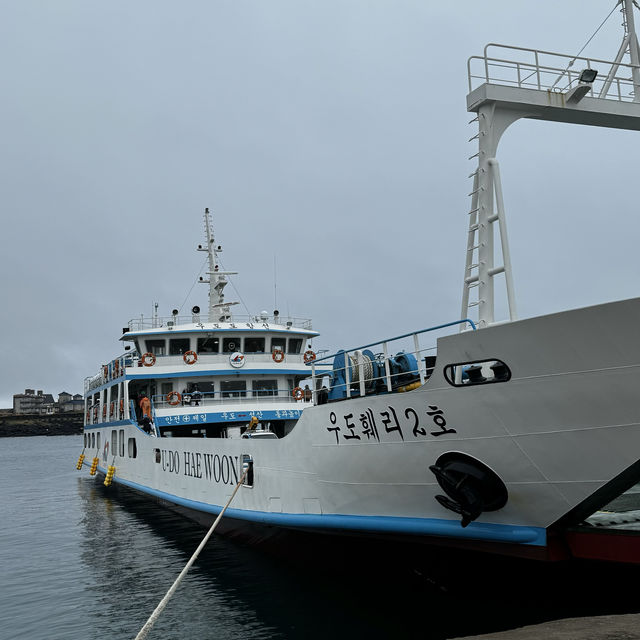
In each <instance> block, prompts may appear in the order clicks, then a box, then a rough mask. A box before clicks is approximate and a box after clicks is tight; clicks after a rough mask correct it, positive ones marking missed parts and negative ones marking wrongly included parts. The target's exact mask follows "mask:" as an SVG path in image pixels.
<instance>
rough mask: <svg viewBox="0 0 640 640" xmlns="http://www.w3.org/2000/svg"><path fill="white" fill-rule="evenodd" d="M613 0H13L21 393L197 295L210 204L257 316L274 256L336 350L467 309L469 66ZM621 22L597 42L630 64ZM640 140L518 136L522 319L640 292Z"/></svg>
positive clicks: (0, 155)
mask: <svg viewBox="0 0 640 640" xmlns="http://www.w3.org/2000/svg"><path fill="white" fill-rule="evenodd" d="M613 4H614V0H564V2H561V3H560V2H557V1H553V2H552V1H551V0H539V1H538V2H535V3H533V2H512V1H511V2H507V1H506V0H487V2H484V3H479V2H475V1H474V2H471V1H466V0H461V1H459V2H438V3H435V2H428V1H426V0H386V1H381V0H342V1H340V2H337V1H332V0H322V1H319V0H317V1H316V0H314V1H305V0H289V1H284V0H271V1H269V0H244V1H241V0H228V1H217V0H207V1H195V0H187V1H185V2H181V3H177V2H166V1H163V0H154V1H153V2H152V1H147V0H138V1H135V2H130V1H129V2H121V1H119V0H110V1H109V2H96V1H91V0H57V1H56V2H52V1H51V0H40V1H35V0H20V1H19V2H18V1H14V2H11V1H5V2H4V3H2V8H1V9H0V69H1V77H2V89H3V91H2V101H0V117H1V122H2V146H1V149H2V150H1V152H0V176H1V180H2V190H1V193H2V221H3V232H2V234H1V236H0V237H1V238H2V239H1V244H0V265H1V267H2V273H3V276H4V277H3V278H2V284H1V292H2V312H1V315H0V318H1V321H2V328H3V330H2V333H1V334H0V335H1V337H0V348H1V357H2V369H1V371H0V407H4V406H10V405H11V396H12V394H13V393H17V392H21V391H23V390H24V388H26V387H34V388H38V389H44V390H45V391H46V392H51V393H54V394H57V393H59V392H60V391H63V390H65V391H69V392H71V393H78V392H80V393H81V392H82V384H83V379H84V377H85V376H87V375H93V374H94V373H97V371H98V366H99V365H100V364H102V363H103V362H106V361H108V360H109V359H111V358H113V357H114V356H116V355H118V354H119V353H121V346H120V343H118V341H117V340H118V338H119V336H120V334H121V328H122V327H123V326H125V325H126V323H127V321H128V320H129V319H130V318H133V317H135V316H138V315H139V314H140V313H145V314H148V313H150V311H151V309H152V304H153V302H154V301H157V302H158V303H159V305H160V307H159V310H160V313H162V314H168V313H169V312H170V310H171V309H172V308H174V307H179V306H180V305H181V304H182V303H183V301H184V299H185V296H186V295H187V292H188V291H189V289H190V288H191V285H192V284H193V282H194V280H195V278H196V276H197V274H198V271H199V269H200V267H201V264H202V259H203V254H201V253H196V252H195V251H194V250H193V249H194V248H195V245H196V244H197V243H198V242H201V240H202V237H201V236H202V211H203V209H204V207H207V206H208V207H210V208H211V209H212V211H213V212H214V214H215V217H214V222H215V230H216V236H217V240H218V241H219V242H220V243H221V244H222V245H223V246H224V248H225V253H224V254H223V262H224V265H225V267H226V268H228V269H234V270H237V271H239V272H240V274H239V276H237V277H236V279H235V284H236V286H237V288H238V290H239V292H240V295H241V296H242V298H243V300H244V301H245V302H246V304H247V306H248V307H249V309H250V311H251V312H252V313H257V312H258V311H260V310H261V309H267V310H269V311H271V310H272V309H273V305H274V284H273V261H274V255H275V256H277V258H276V260H277V274H278V276H277V292H278V296H277V298H278V299H277V304H278V307H279V308H280V310H281V311H282V312H283V313H287V312H290V313H291V314H292V315H298V316H303V317H311V318H313V320H314V327H315V328H316V329H318V330H319V331H320V332H321V333H322V337H321V338H320V339H319V340H317V341H316V343H315V344H316V346H317V347H318V348H322V347H326V348H330V349H332V350H333V349H337V348H340V347H349V346H357V345H358V344H362V343H364V342H368V341H372V340H375V339H378V338H383V337H386V336H388V335H394V334H398V333H403V332H406V331H411V330H413V329H417V328H422V327H427V326H431V325H433V324H437V323H441V322H447V321H450V320H453V319H457V318H458V317H459V314H460V295H461V289H462V285H461V282H462V275H463V268H464V255H465V247H466V230H467V223H468V220H467V215H466V212H467V211H468V209H469V198H468V197H467V194H468V193H469V192H470V191H471V185H470V180H468V179H467V175H468V174H469V173H471V171H472V170H473V169H474V167H473V163H472V162H470V161H468V160H467V157H468V156H469V155H471V154H472V153H473V152H474V150H473V148H472V145H470V144H468V143H467V140H468V139H469V138H470V137H471V136H473V135H474V134H475V131H474V130H473V128H472V126H470V125H468V124H467V123H468V121H469V120H470V119H471V116H470V115H469V114H467V113H466V108H465V104H466V103H465V96H466V92H467V85H466V59H467V57H468V56H470V55H475V54H480V53H481V52H482V47H483V46H484V45H485V44H486V43H487V42H501V43H506V44H515V45H520V46H529V47H535V48H539V49H547V50H552V51H561V52H566V53H568V54H575V53H577V52H578V51H579V49H580V47H581V46H582V45H583V44H584V43H585V41H586V40H587V38H588V37H589V36H590V35H591V34H592V33H593V31H594V30H595V29H596V27H597V26H598V25H599V24H600V22H601V21H602V20H603V19H604V17H605V16H606V15H607V13H608V12H609V11H610V9H611V8H612V7H613ZM620 23H621V18H620V15H619V14H618V13H615V14H614V15H613V16H612V18H611V19H610V20H609V22H608V23H607V25H606V26H605V27H604V28H603V29H602V31H601V32H600V33H599V34H598V36H597V37H596V38H595V39H594V41H593V42H592V44H591V45H590V46H589V48H588V49H587V50H586V52H585V53H586V54H589V55H592V56H595V57H602V58H606V59H612V58H613V57H614V56H615V54H616V52H617V48H618V46H619V43H620V41H621V38H622V34H621V28H620ZM638 142H639V138H638V134H637V133H632V132H621V131H613V130H604V129H587V128H585V127H576V126H571V125H559V124H548V123H539V122H533V121H520V122H518V123H517V124H516V125H514V126H513V127H512V128H511V129H509V131H508V132H507V134H506V135H505V137H504V138H503V141H502V143H501V146H500V149H499V153H498V156H499V159H500V163H501V170H502V178H503V185H504V191H505V202H506V209H507V219H508V226H509V234H510V242H511V252H512V259H513V268H514V279H515V286H516V295H517V300H518V306H519V314H520V316H521V317H529V316H533V315H539V314H542V313H548V312H553V311H559V310H562V309H568V308H572V307H576V306H585V305H589V304H595V303H599V302H603V301H608V300H614V299H618V298H626V297H633V296H636V295H638V292H639V289H640V285H639V284H638V276H639V275H640V268H639V267H638V258H637V253H638V250H637V238H638V237H639V236H640V222H639V217H638V208H637V204H636V203H637V193H636V190H635V186H636V183H637V182H638V175H639V166H640V165H639V163H638V159H639V154H638V148H639V147H638ZM227 293H228V295H227V298H228V299H233V298H235V295H234V293H235V292H233V290H232V289H231V288H230V287H229V288H228V289H227ZM193 304H199V305H200V306H201V307H203V308H204V307H206V287H204V286H202V285H200V286H197V287H195V288H194V290H193V293H192V294H191V296H190V298H189V299H188V301H187V302H186V304H185V309H188V308H190V307H191V306H192V305H193ZM240 311H241V312H244V309H240Z"/></svg>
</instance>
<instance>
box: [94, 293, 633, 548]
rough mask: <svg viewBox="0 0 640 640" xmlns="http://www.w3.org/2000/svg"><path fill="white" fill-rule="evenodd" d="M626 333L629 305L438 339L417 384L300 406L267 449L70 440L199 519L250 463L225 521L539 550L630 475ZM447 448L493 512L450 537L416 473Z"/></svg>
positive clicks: (449, 516)
mask: <svg viewBox="0 0 640 640" xmlns="http://www.w3.org/2000/svg"><path fill="white" fill-rule="evenodd" d="M638 327H640V299H633V300H628V301H623V302H615V303H610V304H603V305H599V306H595V307H590V308H586V309H580V310H575V311H569V312H563V313H558V314H553V315H548V316H543V317H538V318H533V319H528V320H523V321H519V322H513V323H509V324H504V325H498V326H493V327H489V328H486V329H482V330H480V331H469V332H465V333H460V334H456V335H452V336H449V337H445V338H441V339H440V340H439V341H438V350H437V361H436V366H435V369H434V371H433V374H432V375H431V377H430V378H429V379H428V380H427V382H426V383H425V384H424V385H423V386H421V387H420V388H418V389H415V390H413V391H409V392H407V393H380V394H377V395H370V396H366V397H362V398H351V399H345V400H341V401H337V402H330V403H328V404H324V405H319V406H308V407H307V408H305V409H304V410H303V411H302V414H301V417H300V419H299V420H298V422H297V423H296V425H295V427H294V428H293V430H292V431H291V432H290V433H288V435H286V436H285V437H283V438H279V439H244V438H243V439H241V438H237V439H231V438H193V437H189V438H181V437H172V438H157V437H153V436H150V435H147V434H145V433H144V432H142V431H141V430H140V429H139V428H138V426H137V425H136V424H133V423H128V422H127V423H124V422H123V421H121V422H119V423H114V424H109V423H107V424H100V425H96V426H95V427H94V428H92V427H91V426H88V427H87V429H86V432H87V433H88V434H90V433H91V432H92V431H93V430H94V429H95V430H96V431H98V432H99V433H100V442H101V443H102V446H101V448H100V451H97V452H96V453H97V455H98V457H99V458H100V462H99V467H98V468H99V470H100V471H101V472H102V473H105V472H106V470H107V465H108V464H113V465H114V466H115V467H116V471H115V475H114V478H113V481H114V482H115V483H122V484H124V485H126V486H130V487H132V488H134V489H136V490H138V491H141V492H143V493H146V494H149V495H151V496H155V497H157V498H159V499H161V500H164V501H167V502H168V503H171V504H174V505H176V506H178V507H180V508H182V509H183V510H186V511H188V512H191V513H199V514H201V515H202V518H201V519H202V520H203V521H205V520H206V519H207V515H211V514H217V513H218V512H219V511H220V510H221V508H222V506H223V505H224V504H225V503H226V501H227V500H228V498H229V496H230V495H231V493H232V490H233V488H234V486H235V484H236V483H237V482H238V480H239V478H240V475H241V473H242V461H243V456H251V459H252V461H253V483H252V484H253V486H251V487H249V486H243V487H241V489H240V491H239V492H238V494H237V496H236V497H235V499H234V501H233V503H232V505H231V507H230V508H229V509H228V511H227V512H226V515H225V520H226V521H227V522H228V523H233V522H234V521H235V522H236V523H237V524H238V525H240V524H243V525H246V524H251V523H255V524H257V525H268V526H270V527H276V528H282V529H305V530H310V531H311V530H312V531H323V532H327V533H334V534H335V533H349V534H354V533H356V534H362V535H369V534H375V535H382V536H390V537H396V536H411V537H413V538H414V539H420V540H421V541H423V542H429V541H430V540H432V541H436V540H442V539H443V538H446V539H447V540H448V541H450V542H451V543H452V544H456V543H457V542H458V541H460V542H462V541H465V540H473V541H484V542H488V543H499V544H504V545H518V546H522V547H536V548H538V549H545V548H546V547H547V544H548V533H549V531H553V526H554V524H556V526H559V524H563V523H565V522H566V523H567V524H575V523H576V522H579V521H580V520H581V519H582V518H584V517H586V516H588V515H589V514H590V513H592V512H593V511H595V510H596V509H598V508H600V507H602V506H603V505H604V504H606V503H607V502H608V501H610V500H611V499H612V498H614V497H615V496H617V495H619V494H620V493H621V492H622V491H624V490H626V489H627V488H628V487H629V486H631V485H632V484H634V483H635V482H638V481H640V469H638V467H639V466H640V465H639V464H638V461H639V459H640V400H639V395H638V390H639V389H640V340H638V337H637V336H638ZM495 359H498V360H500V361H502V362H504V363H505V364H506V365H508V367H509V369H510V371H511V378H510V379H509V380H508V381H506V382H504V383H500V384H480V385H476V386H460V387H456V386H453V385H452V384H450V382H448V381H447V379H446V378H445V376H444V373H443V372H444V369H445V367H446V366H447V365H451V364H456V363H462V362H474V361H490V360H495ZM299 406H300V405H299ZM436 411H437V412H438V413H437V414H436V415H439V416H441V419H440V420H438V421H436V422H434V420H435V417H434V415H433V414H435V412H436ZM440 412H441V413H440ZM429 413H431V414H432V415H431V416H430V415H429ZM443 422H446V423H445V424H444V425H443V424H442V423H443ZM113 431H116V432H119V435H118V436H117V437H120V438H124V440H121V442H122V444H118V447H119V451H116V452H115V455H114V451H113V449H112V450H110V451H109V447H105V446H104V445H105V443H111V442H112V437H113V436H112V432H113ZM130 439H134V440H135V454H136V455H135V457H131V456H130V453H132V446H133V445H131V444H130V443H129V441H130ZM158 452H159V453H158ZM450 452H458V453H462V454H465V455H466V456H469V457H471V458H473V459H476V460H478V461H480V462H481V463H483V464H484V465H486V466H487V467H489V468H490V469H491V470H493V472H495V474H497V475H498V476H499V478H500V479H501V480H502V482H503V483H504V485H505V486H506V489H507V492H508V499H507V501H506V504H504V506H503V507H502V508H498V509H496V510H492V511H483V512H482V513H481V514H480V515H479V517H477V519H475V520H474V521H473V522H471V523H470V524H469V525H468V526H464V527H463V526H462V525H461V522H460V517H459V516H458V515H457V514H455V513H453V512H452V511H450V510H449V509H447V508H445V507H444V506H442V504H440V503H439V502H438V500H437V499H436V495H438V494H442V493H443V490H442V488H441V487H440V485H439V484H438V482H437V479H436V477H435V475H434V474H433V473H432V471H431V470H430V466H431V465H434V464H435V463H436V461H437V460H438V459H439V458H440V456H442V455H443V454H447V453H450ZM121 453H124V455H120V454H121ZM87 454H88V455H87V458H90V456H91V455H92V451H91V450H90V449H87ZM87 462H89V460H87ZM634 465H635V466H634ZM625 472H626V473H625ZM568 514H569V515H568ZM571 515H573V516H574V518H571ZM557 523H558V524H557ZM523 553H524V552H523Z"/></svg>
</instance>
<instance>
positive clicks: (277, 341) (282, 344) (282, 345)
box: [271, 338, 287, 353]
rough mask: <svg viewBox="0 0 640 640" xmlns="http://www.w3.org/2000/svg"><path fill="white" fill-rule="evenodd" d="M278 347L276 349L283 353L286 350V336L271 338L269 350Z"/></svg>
mask: <svg viewBox="0 0 640 640" xmlns="http://www.w3.org/2000/svg"><path fill="white" fill-rule="evenodd" d="M275 349H278V351H282V353H284V352H285V351H286V350H287V339H286V338H271V351H274V350H275Z"/></svg>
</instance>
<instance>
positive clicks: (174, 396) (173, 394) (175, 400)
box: [167, 391, 182, 407]
mask: <svg viewBox="0 0 640 640" xmlns="http://www.w3.org/2000/svg"><path fill="white" fill-rule="evenodd" d="M181 400H182V396H181V395H180V392H179V391H169V393H167V402H168V403H169V404H170V405H171V406H172V407H175V406H176V405H179V404H180V401H181Z"/></svg>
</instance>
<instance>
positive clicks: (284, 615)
mask: <svg viewBox="0 0 640 640" xmlns="http://www.w3.org/2000/svg"><path fill="white" fill-rule="evenodd" d="M81 451H82V439H81V437H80V436H58V437H31V438H0V638H1V639H2V640H9V639H11V640H13V639H18V638H20V639H25V640H54V639H58V638H59V639H61V640H62V639H64V640H76V639H77V640H86V639H87V638H108V639H109V640H119V639H120V638H135V636H136V634H137V633H138V631H139V630H140V628H141V627H142V626H143V624H144V623H145V621H146V620H147V618H148V617H149V615H150V614H151V613H152V611H153V610H154V608H155V607H156V605H157V604H158V602H159V601H160V600H161V599H162V597H163V596H164V594H165V593H166V592H167V590H168V588H169V587H170V586H171V584H172V583H173V581H174V580H175V578H176V577H177V576H178V574H179V573H180V571H181V570H182V568H183V567H184V565H185V564H186V563H187V561H188V559H189V558H190V557H191V554H192V553H193V551H194V550H195V549H196V547H197V546H198V544H199V542H200V540H201V539H202V537H203V536H204V534H205V530H204V529H203V528H202V527H200V526H198V525H197V524H195V523H193V522H191V521H189V520H186V519H183V518H182V517H180V516H178V515H176V514H174V513H173V512H171V511H168V510H166V509H163V508H161V507H160V506H159V505H157V504H156V503H155V502H154V501H152V500H149V499H146V498H145V497H144V496H140V495H139V494H136V493H134V492H132V491H129V490H124V491H123V490H118V491H112V490H111V489H109V488H105V487H104V486H103V485H102V479H101V478H100V477H95V478H92V477H91V476H89V473H88V469H87V467H86V466H85V467H83V469H82V470H81V471H77V470H76V462H77V459H78V456H79V454H80V453H81ZM335 544H336V547H335V553H333V552H330V553H329V554H328V556H325V557H324V558H323V559H322V561H321V562H318V561H317V557H316V555H317V554H316V553H315V550H314V549H313V548H310V549H309V550H308V556H307V557H306V558H305V556H304V555H303V556H302V559H301V558H300V556H297V557H296V559H295V560H290V559H288V558H287V557H286V554H285V555H284V556H275V555H271V554H266V553H264V552H262V551H260V550H256V549H254V548H252V547H250V546H247V545H243V544H239V543H237V542H233V541H229V540H227V539H224V538H221V537H219V536H214V537H213V538H212V539H211V540H210V541H209V543H208V545H207V547H206V548H205V550H204V551H203V552H202V554H201V555H200V557H199V559H198V560H197V562H196V563H195V565H194V566H193V568H192V569H191V571H190V573H189V574H188V575H187V576H186V578H185V579H184V581H183V582H182V584H181V586H180V587H179V588H178V590H177V591H176V593H175V595H174V596H173V598H172V599H171V601H170V602H169V604H168V605H167V607H166V609H165V610H164V612H163V613H162V615H161V616H160V619H159V620H158V622H157V623H156V625H155V627H154V628H153V630H152V631H151V633H150V634H149V636H148V637H149V638H161V639H163V640H169V639H173V638H189V639H193V638H197V639H207V638H212V639H213V638H215V639H219V640H226V639H231V638H233V639H234V640H236V639H238V638H252V639H261V638H318V639H319V638H323V639H326V638H349V639H350V640H354V639H356V638H367V639H372V638H405V637H406V638H412V639H415V638H427V639H433V640H437V639H440V638H452V637H456V636H460V635H467V634H469V635H470V634H473V633H486V632H489V631H492V630H495V631H497V630H502V629H507V628H510V627H515V626H519V625H522V624H529V623H536V622H540V621H542V620H547V619H552V618H558V617H566V616H573V615H595V614H598V613H612V612H631V611H637V610H638V609H639V608H640V605H638V604H637V600H636V599H635V597H634V596H633V593H634V592H635V588H633V589H632V590H629V589H627V590H625V589H624V588H620V587H618V588H617V587H616V584H617V583H616V582H615V580H616V578H615V577H613V578H612V579H610V580H609V579H605V580H603V577H602V575H596V573H593V569H592V568H591V567H588V568H587V569H584V568H579V569H578V570H577V571H578V572H579V573H580V576H579V578H578V579H575V571H576V570H574V569H572V571H571V572H569V571H568V570H562V571H560V572H559V573H558V572H556V573H554V574H553V576H552V577H551V578H547V577H543V578H541V577H540V575H539V574H537V573H536V572H534V571H531V572H530V571H529V570H528V569H527V568H526V567H525V569H524V570H523V569H522V567H521V566H519V567H518V569H517V570H514V571H512V572H507V573H506V574H505V575H504V577H503V578H501V579H500V580H496V579H495V576H494V575H492V574H493V573H494V572H493V571H492V570H491V563H487V560H486V558H485V559H484V560H483V561H482V562H481V563H475V562H473V561H471V560H465V561H464V562H457V563H455V564H451V565H449V564H448V563H443V562H440V563H439V564H438V563H434V562H433V560H431V562H430V563H429V562H427V563H426V564H425V562H424V561H420V562H418V558H416V562H415V563H413V564H412V563H411V562H409V563H408V564H407V565H406V566H402V567H398V566H393V563H389V562H386V560H388V558H384V557H382V556H381V555H380V551H379V550H374V551H372V552H371V556H366V557H365V558H364V561H363V558H362V557H360V558H359V560H358V562H355V560H354V561H353V562H352V561H351V560H350V557H349V555H348V554H345V553H343V551H344V549H345V548H346V546H345V545H343V544H342V543H341V542H340V541H336V542H335ZM376 554H377V555H376ZM461 557H464V556H461ZM332 558H333V560H334V561H333V562H332ZM405 560H406V558H405ZM497 563H498V560H497V559H496V566H497ZM500 565H501V566H504V561H500ZM527 566H528V565H527ZM425 567H426V568H425ZM607 575H608V574H607ZM612 580H613V582H612ZM629 591H630V593H629V598H628V599H627V598H626V597H625V594H626V593H627V592H629Z"/></svg>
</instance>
